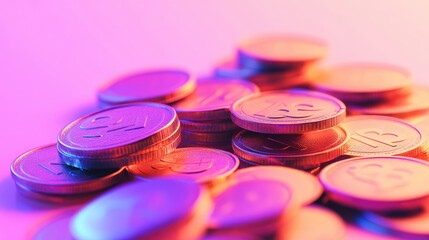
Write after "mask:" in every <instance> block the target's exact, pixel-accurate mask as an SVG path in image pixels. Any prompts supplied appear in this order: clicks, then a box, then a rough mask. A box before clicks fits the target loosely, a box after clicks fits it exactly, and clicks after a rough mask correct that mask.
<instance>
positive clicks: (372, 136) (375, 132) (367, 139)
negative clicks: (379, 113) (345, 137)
mask: <svg viewBox="0 0 429 240" xmlns="http://www.w3.org/2000/svg"><path fill="white" fill-rule="evenodd" d="M351 138H353V139H354V140H356V141H358V142H361V143H363V144H366V145H368V146H370V147H373V148H377V147H379V146H380V144H383V145H386V146H390V147H392V148H393V147H397V146H398V145H397V143H400V142H403V141H405V140H407V139H406V138H402V137H400V136H399V135H397V134H394V133H385V132H383V131H382V130H379V129H373V128H370V129H362V130H358V131H356V133H355V134H353V135H352V136H351Z"/></svg>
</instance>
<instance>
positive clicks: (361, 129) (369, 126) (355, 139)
mask: <svg viewBox="0 0 429 240" xmlns="http://www.w3.org/2000/svg"><path fill="white" fill-rule="evenodd" d="M343 126H344V128H345V129H347V130H348V131H349V132H350V136H351V137H350V142H349V148H348V150H347V151H346V153H345V155H348V156H362V157H365V156H367V157H371V156H393V155H400V156H410V157H414V156H418V155H419V154H420V153H422V151H423V150H424V147H425V142H426V140H425V138H424V136H423V135H422V133H421V132H420V131H419V130H418V129H417V128H416V127H414V126H412V125H411V124H409V123H406V122H404V121H402V120H400V119H397V118H392V117H385V116H353V117H348V118H347V119H346V120H345V121H344V123H343Z"/></svg>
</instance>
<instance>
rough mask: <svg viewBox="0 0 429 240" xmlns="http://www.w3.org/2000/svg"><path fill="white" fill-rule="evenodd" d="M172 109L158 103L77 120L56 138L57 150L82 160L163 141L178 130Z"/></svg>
mask: <svg viewBox="0 0 429 240" xmlns="http://www.w3.org/2000/svg"><path fill="white" fill-rule="evenodd" d="M178 124H179V123H178V119H177V115H176V113H175V111H174V109H173V108H171V107H169V106H167V105H163V104H157V103H140V104H130V105H122V106H118V107H113V108H109V109H105V110H102V111H99V112H96V113H93V114H90V115H88V116H85V117H82V118H80V119H77V120H76V121H74V122H72V123H71V124H69V125H68V126H66V127H65V128H64V129H63V130H62V131H61V132H60V134H59V136H58V148H59V149H61V150H62V151H63V152H65V153H68V154H71V155H77V156H81V157H115V156H118V155H124V154H128V153H133V152H136V151H138V150H140V149H142V148H144V147H147V146H150V145H153V144H154V143H156V142H158V141H161V140H163V139H164V138H165V137H166V136H169V135H170V133H172V132H174V131H175V130H176V129H177V125H178Z"/></svg>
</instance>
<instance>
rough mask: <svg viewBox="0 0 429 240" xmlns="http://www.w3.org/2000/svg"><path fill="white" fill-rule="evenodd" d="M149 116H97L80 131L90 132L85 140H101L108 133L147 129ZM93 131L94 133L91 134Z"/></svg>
mask: <svg viewBox="0 0 429 240" xmlns="http://www.w3.org/2000/svg"><path fill="white" fill-rule="evenodd" d="M148 118H149V116H147V115H146V116H144V117H142V116H127V115H121V116H108V115H105V116H96V117H94V118H89V119H88V120H86V121H84V122H82V124H81V125H80V126H79V128H80V129H82V130H85V131H90V133H88V134H87V135H83V136H82V137H84V138H100V137H103V136H104V135H105V134H107V133H111V132H118V131H124V132H127V131H133V130H138V129H142V128H145V127H146V123H147V120H148ZM91 131H92V132H91Z"/></svg>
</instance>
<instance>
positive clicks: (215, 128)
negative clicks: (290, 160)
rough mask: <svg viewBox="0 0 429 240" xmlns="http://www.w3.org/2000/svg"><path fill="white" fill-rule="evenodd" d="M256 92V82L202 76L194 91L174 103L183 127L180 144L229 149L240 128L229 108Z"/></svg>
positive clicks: (183, 145)
mask: <svg viewBox="0 0 429 240" xmlns="http://www.w3.org/2000/svg"><path fill="white" fill-rule="evenodd" d="M257 92H259V89H258V87H257V86H256V85H255V84H253V83H250V82H246V81H243V80H238V79H219V78H215V77H214V78H205V79H199V80H198V81H197V88H196V90H195V91H194V93H192V94H191V95H190V96H188V97H186V98H185V99H183V100H181V101H179V102H177V103H175V104H174V105H173V107H174V108H175V110H176V112H177V114H178V116H179V118H180V123H181V126H182V144H181V146H182V147H212V148H220V149H224V150H230V149H231V137H232V136H233V135H234V133H236V132H237V130H239V128H238V127H237V126H236V125H235V124H234V123H232V121H231V118H230V110H229V107H230V105H231V104H232V103H234V102H235V101H236V100H238V99H240V98H242V97H244V96H247V95H249V94H252V93H257Z"/></svg>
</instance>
